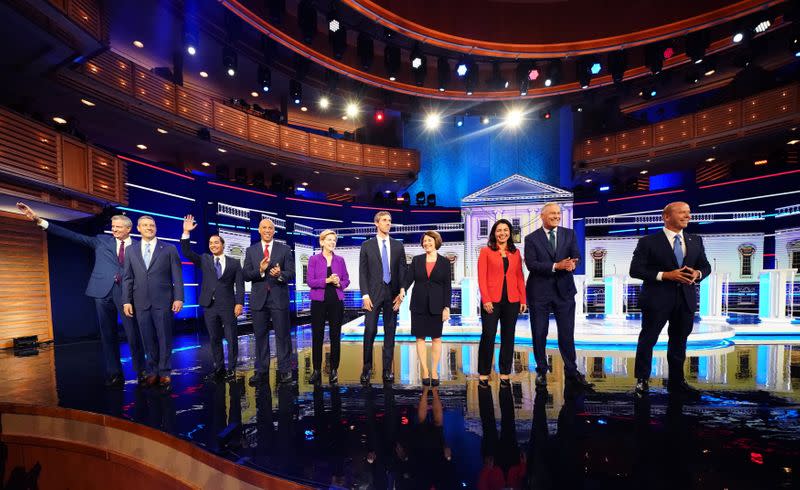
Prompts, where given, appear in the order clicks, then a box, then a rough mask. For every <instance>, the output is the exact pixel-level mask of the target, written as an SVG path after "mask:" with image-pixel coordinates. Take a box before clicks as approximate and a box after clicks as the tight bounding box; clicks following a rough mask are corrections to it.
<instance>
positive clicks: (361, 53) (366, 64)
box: [356, 32, 375, 71]
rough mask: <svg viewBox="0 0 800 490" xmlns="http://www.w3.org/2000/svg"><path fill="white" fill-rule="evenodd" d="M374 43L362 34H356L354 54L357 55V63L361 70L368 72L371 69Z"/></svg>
mask: <svg viewBox="0 0 800 490" xmlns="http://www.w3.org/2000/svg"><path fill="white" fill-rule="evenodd" d="M374 50H375V43H374V42H373V41H372V38H371V37H369V35H367V34H365V33H364V32H359V33H358V39H357V40H356V53H357V54H358V61H359V62H360V63H361V68H363V69H364V70H367V71H369V69H370V68H372V58H373V56H374Z"/></svg>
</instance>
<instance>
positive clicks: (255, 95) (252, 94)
mask: <svg viewBox="0 0 800 490" xmlns="http://www.w3.org/2000/svg"><path fill="white" fill-rule="evenodd" d="M250 95H251V96H253V97H258V92H256V91H255V90H253V91H252V92H250Z"/></svg>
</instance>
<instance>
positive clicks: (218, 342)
mask: <svg viewBox="0 0 800 490" xmlns="http://www.w3.org/2000/svg"><path fill="white" fill-rule="evenodd" d="M203 318H204V319H205V321H206V328H207V329H208V342H209V348H210V349H211V361H212V362H213V364H214V370H215V371H216V370H217V369H220V368H222V369H224V368H225V356H224V355H223V354H222V336H223V334H224V336H225V340H227V341H228V369H236V363H237V360H238V358H239V335H238V330H237V328H236V325H237V324H236V315H234V314H233V305H225V304H222V305H220V304H217V303H213V302H212V303H211V305H210V306H208V307H207V308H204V309H203Z"/></svg>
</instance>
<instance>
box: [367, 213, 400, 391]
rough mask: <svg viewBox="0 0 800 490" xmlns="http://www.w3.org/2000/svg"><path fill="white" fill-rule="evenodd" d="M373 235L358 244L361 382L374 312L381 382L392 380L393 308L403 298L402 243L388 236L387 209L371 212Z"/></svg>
mask: <svg viewBox="0 0 800 490" xmlns="http://www.w3.org/2000/svg"><path fill="white" fill-rule="evenodd" d="M374 222H375V227H376V228H377V234H376V236H375V238H370V239H369V240H367V241H365V242H364V243H362V244H361V254H360V256H359V262H358V263H359V270H358V273H359V285H360V287H361V297H362V301H363V304H364V309H365V310H366V312H365V313H364V367H363V369H362V370H361V384H364V385H368V384H369V380H370V378H371V377H372V344H373V343H374V342H375V336H376V335H377V333H378V315H380V314H381V312H382V313H383V382H384V383H393V382H394V373H393V372H392V361H393V359H394V334H395V329H396V327H397V311H398V310H399V309H400V303H402V302H403V298H404V297H405V295H406V293H405V289H404V288H402V287H401V286H402V285H403V283H404V277H403V275H404V273H405V270H406V250H405V248H404V247H403V242H401V241H400V240H395V239H394V238H390V237H389V230H391V228H392V215H391V214H389V212H388V211H379V212H378V213H376V214H375V219H374Z"/></svg>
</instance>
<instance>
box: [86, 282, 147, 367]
mask: <svg viewBox="0 0 800 490" xmlns="http://www.w3.org/2000/svg"><path fill="white" fill-rule="evenodd" d="M94 307H95V311H96V312H97V323H98V325H99V327H100V341H101V342H102V344H103V356H104V357H105V364H106V375H108V376H115V375H117V374H122V363H121V362H120V358H119V337H118V334H117V325H118V324H117V316H118V315H121V316H122V328H123V329H124V330H125V337H126V338H127V339H128V346H129V348H130V351H131V361H132V364H133V370H134V372H135V373H136V374H137V375H138V374H139V373H140V372H142V370H144V353H143V352H142V338H141V335H140V334H139V326H138V325H137V324H136V320H134V319H133V318H128V317H127V316H125V315H124V314H123V313H122V287H121V286H120V285H119V284H114V286H113V287H112V288H111V291H109V293H108V295H106V297H105V298H94Z"/></svg>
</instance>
